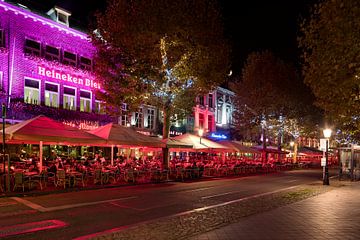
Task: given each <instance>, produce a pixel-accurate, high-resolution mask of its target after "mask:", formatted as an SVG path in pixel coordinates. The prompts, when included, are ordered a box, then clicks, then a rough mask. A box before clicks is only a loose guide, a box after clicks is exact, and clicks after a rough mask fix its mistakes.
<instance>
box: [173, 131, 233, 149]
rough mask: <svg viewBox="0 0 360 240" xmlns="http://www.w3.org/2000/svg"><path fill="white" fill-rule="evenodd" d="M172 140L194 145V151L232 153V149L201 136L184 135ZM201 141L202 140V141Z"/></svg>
mask: <svg viewBox="0 0 360 240" xmlns="http://www.w3.org/2000/svg"><path fill="white" fill-rule="evenodd" d="M172 139H175V140H178V141H181V142H183V143H185V144H188V145H192V149H193V150H223V151H231V149H230V148H229V147H227V146H225V145H222V144H220V143H217V142H214V141H211V140H209V139H207V138H203V137H202V138H200V137H199V136H196V135H193V134H189V133H186V134H183V135H180V136H176V137H173V138H172ZM200 139H201V140H200Z"/></svg>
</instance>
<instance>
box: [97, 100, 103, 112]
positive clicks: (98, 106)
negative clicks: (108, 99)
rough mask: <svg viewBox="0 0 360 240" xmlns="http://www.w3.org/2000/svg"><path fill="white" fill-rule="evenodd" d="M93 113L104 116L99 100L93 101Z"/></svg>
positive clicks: (101, 103)
mask: <svg viewBox="0 0 360 240" xmlns="http://www.w3.org/2000/svg"><path fill="white" fill-rule="evenodd" d="M95 113H98V114H105V108H104V103H103V102H102V101H99V100H95Z"/></svg>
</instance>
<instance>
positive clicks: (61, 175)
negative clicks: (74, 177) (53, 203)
mask: <svg viewBox="0 0 360 240" xmlns="http://www.w3.org/2000/svg"><path fill="white" fill-rule="evenodd" d="M66 184H68V185H70V180H69V178H67V177H66V174H65V170H63V169H59V170H58V171H57V173H56V186H64V189H65V188H66Z"/></svg>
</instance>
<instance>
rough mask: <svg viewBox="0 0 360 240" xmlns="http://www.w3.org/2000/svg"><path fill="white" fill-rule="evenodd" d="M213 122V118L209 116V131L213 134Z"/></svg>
mask: <svg viewBox="0 0 360 240" xmlns="http://www.w3.org/2000/svg"><path fill="white" fill-rule="evenodd" d="M212 122H213V116H211V115H209V116H208V129H209V132H212V131H213V129H212V126H213V124H212Z"/></svg>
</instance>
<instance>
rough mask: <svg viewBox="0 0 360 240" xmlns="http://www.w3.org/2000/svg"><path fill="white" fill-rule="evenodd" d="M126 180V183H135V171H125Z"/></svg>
mask: <svg viewBox="0 0 360 240" xmlns="http://www.w3.org/2000/svg"><path fill="white" fill-rule="evenodd" d="M124 180H125V182H132V183H135V174H134V170H132V169H130V170H127V171H125V176H124Z"/></svg>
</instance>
